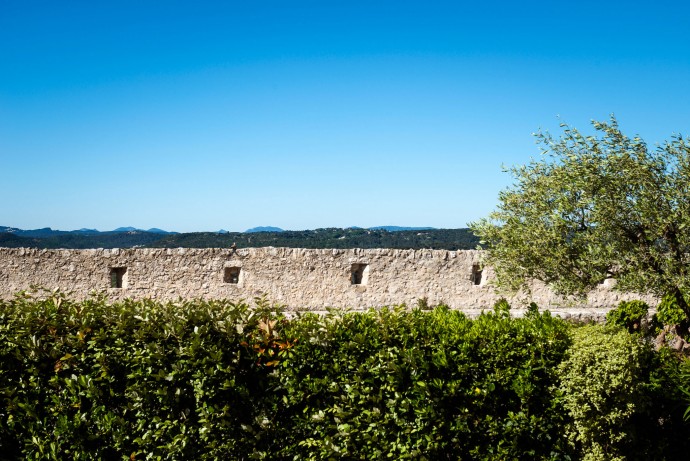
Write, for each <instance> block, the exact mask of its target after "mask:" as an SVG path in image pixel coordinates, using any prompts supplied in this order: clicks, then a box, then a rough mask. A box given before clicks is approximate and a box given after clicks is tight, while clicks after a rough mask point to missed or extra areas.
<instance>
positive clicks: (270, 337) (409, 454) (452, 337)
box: [0, 292, 690, 460]
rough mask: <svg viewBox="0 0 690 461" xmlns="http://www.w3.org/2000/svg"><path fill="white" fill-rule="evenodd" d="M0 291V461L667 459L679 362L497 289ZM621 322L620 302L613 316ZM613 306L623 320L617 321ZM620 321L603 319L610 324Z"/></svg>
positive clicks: (675, 450)
mask: <svg viewBox="0 0 690 461" xmlns="http://www.w3.org/2000/svg"><path fill="white" fill-rule="evenodd" d="M255 304H256V306H255V307H254V308H250V307H249V305H248V304H246V303H244V302H238V303H233V302H230V301H227V300H218V301H200V300H197V301H179V302H175V303H166V304H162V303H157V302H153V301H150V300H145V301H136V302H135V301H124V302H121V303H115V304H111V303H109V302H107V300H106V299H104V298H102V297H98V296H96V297H94V298H93V299H90V300H87V301H83V302H74V301H72V300H70V299H69V298H67V297H65V295H63V294H61V293H59V292H56V293H48V294H47V295H46V296H45V297H41V298H35V297H32V296H30V295H28V294H25V293H20V294H19V295H18V296H17V297H16V298H15V299H13V300H12V301H0V399H2V405H0V458H4V459H20V458H21V459H65V458H69V459H180V460H182V459H185V460H186V459H237V460H248V459H267V460H268V459H270V460H293V459H299V460H323V459H376V460H378V459H396V460H398V459H419V460H423V459H426V460H443V459H453V460H455V459H467V460H470V459H472V460H474V459H493V460H506V459H523V460H535V459H549V460H557V459H563V460H568V459H571V460H575V459H588V460H614V459H617V460H623V459H628V460H635V459H640V460H653V459H684V458H685V457H686V455H687V452H688V451H687V450H688V449H690V426H689V425H688V424H686V423H685V422H684V421H683V419H682V418H683V412H684V411H685V408H686V407H687V402H686V401H685V398H686V397H685V394H684V392H683V390H684V389H687V384H688V377H687V373H686V374H684V373H683V370H687V362H684V361H683V360H682V359H681V358H679V357H677V356H676V355H674V354H673V353H672V352H671V351H670V350H668V349H665V348H662V349H661V350H660V351H659V352H655V351H654V350H653V349H652V348H651V346H650V345H649V343H648V342H647V341H645V340H644V339H643V338H642V336H640V335H639V334H637V333H632V334H631V333H629V332H628V331H627V330H626V329H625V328H623V327H615V326H602V325H587V326H576V325H573V324H570V323H567V322H566V321H563V320H561V319H559V318H554V317H552V316H551V315H550V314H549V313H548V312H544V313H540V312H538V311H537V309H536V307H535V306H532V308H531V309H530V312H529V313H528V315H527V316H526V317H525V318H520V319H515V318H511V317H510V315H509V306H508V305H507V303H505V302H504V301H503V302H499V303H498V304H497V306H496V308H495V309H494V311H493V312H489V313H485V314H483V315H481V316H480V317H479V318H477V319H474V320H473V319H469V318H467V317H465V316H464V315H463V314H462V313H460V312H458V311H453V310H449V309H448V308H446V307H444V306H438V307H435V308H433V309H428V308H427V306H425V305H424V303H423V302H422V303H420V306H418V308H416V309H412V310H410V309H406V308H404V306H401V307H397V308H386V309H382V310H371V311H369V312H366V313H347V312H336V311H333V312H330V313H329V314H327V315H324V316H319V315H315V314H305V315H303V316H299V317H296V318H293V319H287V318H285V317H284V316H283V314H282V313H281V312H280V309H277V308H275V307H274V306H270V305H269V303H268V302H266V300H265V299H257V300H256V301H255ZM621 318H622V317H621ZM627 318H628V317H625V318H624V319H623V320H627ZM623 320H621V321H623Z"/></svg>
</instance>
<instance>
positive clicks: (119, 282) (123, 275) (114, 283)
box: [110, 267, 127, 288]
mask: <svg viewBox="0 0 690 461" xmlns="http://www.w3.org/2000/svg"><path fill="white" fill-rule="evenodd" d="M126 283H127V268H126V267H111V268H110V288H125V285H126Z"/></svg>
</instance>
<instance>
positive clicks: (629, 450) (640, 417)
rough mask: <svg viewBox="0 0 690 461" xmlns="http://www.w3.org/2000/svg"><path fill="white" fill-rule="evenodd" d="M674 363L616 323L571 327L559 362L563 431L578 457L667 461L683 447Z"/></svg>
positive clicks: (669, 356)
mask: <svg viewBox="0 0 690 461" xmlns="http://www.w3.org/2000/svg"><path fill="white" fill-rule="evenodd" d="M679 365H680V361H679V360H678V359H677V357H675V356H674V355H673V354H672V353H671V351H670V350H668V349H663V350H662V351H661V352H660V353H659V354H655V353H654V351H653V350H652V349H651V348H650V346H649V345H648V344H647V343H646V342H644V340H643V339H642V338H640V337H639V336H637V335H630V334H629V333H628V332H627V331H625V330H623V329H620V328H617V327H610V326H607V327H604V326H601V325H588V326H582V327H579V328H575V329H574V330H573V346H572V348H571V349H570V350H569V352H568V354H567V358H566V359H565V360H564V361H563V362H562V363H561V364H560V365H559V367H558V369H559V372H560V374H561V376H560V381H561V384H560V388H559V390H560V392H561V396H560V401H561V403H562V405H563V407H564V408H565V409H566V410H567V412H568V414H569V416H570V417H571V418H572V419H571V421H570V422H569V423H568V424H567V425H566V430H565V433H566V436H567V438H568V441H569V443H570V444H571V446H572V447H573V448H575V450H576V451H577V452H579V453H581V455H582V457H583V459H584V460H592V461H594V460H628V459H631V460H632V459H640V460H649V459H672V458H674V457H681V458H682V457H683V456H684V455H683V453H687V451H686V450H687V449H688V448H689V447H688V442H687V438H688V427H687V426H683V425H682V407H681V406H680V405H679V404H680V402H682V391H681V390H680V387H681V386H680V385H681V383H682V381H681V379H680V374H679Z"/></svg>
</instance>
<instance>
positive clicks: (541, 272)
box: [470, 117, 690, 314]
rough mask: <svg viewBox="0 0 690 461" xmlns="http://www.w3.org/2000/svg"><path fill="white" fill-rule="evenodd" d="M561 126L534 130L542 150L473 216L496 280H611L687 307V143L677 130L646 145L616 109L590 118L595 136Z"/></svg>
mask: <svg viewBox="0 0 690 461" xmlns="http://www.w3.org/2000/svg"><path fill="white" fill-rule="evenodd" d="M561 126H562V128H563V135H562V136H561V137H560V138H554V137H552V136H551V135H550V134H548V133H541V132H540V133H537V134H536V137H537V139H538V142H539V143H540V145H541V150H542V158H541V159H539V160H532V161H531V162H530V163H528V164H526V165H521V166H515V167H512V168H510V169H509V170H508V171H509V172H510V173H511V174H512V175H513V176H514V178H515V184H514V185H513V186H512V187H511V188H509V189H507V190H504V191H502V192H501V193H500V194H499V206H498V209H497V210H495V211H494V212H492V213H491V214H490V215H489V216H488V217H487V218H484V219H482V220H480V221H478V222H475V223H471V224H470V226H471V227H472V229H473V231H474V232H475V233H476V234H477V235H479V236H480V238H481V240H482V241H483V243H484V245H485V248H486V249H487V250H488V255H487V260H486V263H488V264H490V265H492V266H493V267H494V268H495V270H496V274H497V279H498V280H497V285H498V286H499V287H502V288H504V289H508V290H517V289H520V288H522V289H525V288H527V285H526V283H527V282H528V281H529V280H530V279H538V280H542V281H544V282H546V283H548V284H550V285H551V286H552V287H553V288H554V289H555V290H556V291H557V292H558V293H560V294H565V295H577V296H584V295H585V294H586V293H587V292H588V291H589V290H591V289H592V288H594V287H596V286H597V284H599V283H601V282H602V281H604V280H605V279H607V278H615V279H616V280H617V284H616V289H619V290H621V291H636V292H639V293H650V294H654V295H657V296H663V295H664V294H672V295H673V296H676V297H677V298H678V299H679V302H681V303H682V307H683V310H684V311H685V312H686V314H687V313H688V311H689V310H690V309H688V306H687V303H686V302H685V300H684V299H683V295H682V294H683V293H686V292H688V289H689V288H690V271H689V270H688V269H689V266H688V262H689V261H688V258H690V232H688V226H689V225H690V145H688V143H687V142H686V141H685V140H684V139H683V138H682V137H681V136H674V137H672V138H671V140H669V141H666V142H665V143H664V144H662V145H660V146H658V147H657V148H655V149H650V148H648V146H647V144H646V143H645V142H644V141H643V140H642V139H640V138H639V137H633V138H629V137H627V136H625V135H624V134H623V133H622V132H621V131H620V129H619V127H618V122H617V121H616V119H615V118H613V117H611V120H610V121H609V122H608V123H603V122H593V126H594V128H595V130H596V132H597V136H585V135H584V134H582V133H580V132H579V131H578V130H576V129H574V128H570V127H569V126H567V125H565V124H563V125H561Z"/></svg>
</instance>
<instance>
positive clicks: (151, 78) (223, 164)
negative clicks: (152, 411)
mask: <svg viewBox="0 0 690 461" xmlns="http://www.w3.org/2000/svg"><path fill="white" fill-rule="evenodd" d="M689 17H690V6H688V4H687V3H685V2H678V1H674V2H664V1H655V2H634V1H633V2H631V1H625V2H603V1H597V2H589V1H580V2H559V1H553V0H552V1H548V2H512V1H511V2H476V1H473V2H461V1H452V2H429V1H414V2H411V1H400V0H398V1H385V2H384V1H379V2H377V1H373V0H369V1H361V2H360V1H352V0H350V1H285V0H281V1H261V2H251V1H242V2H231V1H228V2H220V1H219V2H204V1H198V2H175V1H165V2H162V1H159V2H154V1H148V2H146V1H121V0H120V1H117V2H115V1H112V2H107V1H97V2H94V1H88V2H87V1H65V2H55V1H50V2H48V1H45V2H35V1H31V0H21V1H19V0H18V1H5V0H0V165H1V169H0V178H1V180H0V197H2V199H1V201H0V225H5V226H14V227H20V228H24V229H32V228H38V227H52V228H54V229H62V230H71V229H78V228H83V227H88V228H97V229H99V230H111V229H114V228H116V227H119V226H134V227H139V228H150V227H160V228H163V229H167V230H176V231H180V232H187V231H215V230H218V229H221V228H223V229H227V230H232V231H242V230H245V229H247V228H249V227H253V226H259V225H273V226H278V227H282V228H284V229H312V228H317V227H347V226H360V227H369V226H376V225H401V226H434V227H446V228H456V227H465V226H466V224H467V222H468V221H471V220H474V219H477V218H479V217H481V216H484V215H486V214H487V213H489V212H490V211H491V210H492V209H493V208H494V207H495V206H496V203H497V195H498V192H499V191H500V190H501V189H503V188H505V187H507V186H508V185H509V184H510V181H511V178H510V177H509V176H508V175H507V174H505V173H502V172H501V165H502V164H505V165H512V164H516V163H525V162H527V161H529V159H530V157H534V156H538V155H539V154H538V148H537V146H536V145H535V143H534V138H533V137H532V136H531V133H533V132H535V131H537V130H538V129H539V128H542V129H547V130H549V131H551V132H552V133H558V123H559V121H560V120H563V121H566V122H568V123H569V124H571V125H573V126H575V127H578V128H581V129H588V126H589V121H590V120H591V119H600V120H603V119H606V118H607V117H608V115H609V114H610V113H615V115H616V117H617V118H618V120H619V122H620V124H621V127H622V128H623V130H624V131H625V132H627V133H628V134H630V135H633V134H640V135H641V136H642V137H643V138H644V139H646V140H647V141H648V142H649V143H650V144H654V143H657V142H661V141H663V140H664V139H667V138H668V137H669V136H670V135H671V134H672V133H679V132H680V133H683V134H690V26H688V18H689ZM558 116H560V119H559V118H558Z"/></svg>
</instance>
